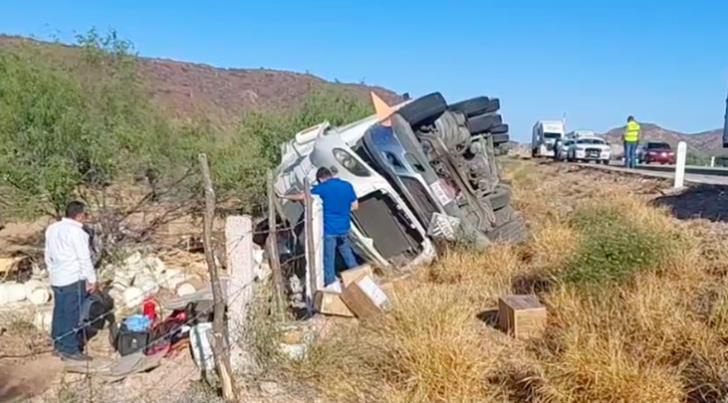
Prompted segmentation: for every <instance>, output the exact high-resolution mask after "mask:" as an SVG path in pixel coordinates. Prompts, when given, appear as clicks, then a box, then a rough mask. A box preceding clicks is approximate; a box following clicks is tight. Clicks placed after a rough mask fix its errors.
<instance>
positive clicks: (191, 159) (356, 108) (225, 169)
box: [0, 30, 372, 218]
mask: <svg viewBox="0 0 728 403" xmlns="http://www.w3.org/2000/svg"><path fill="white" fill-rule="evenodd" d="M77 40H78V46H79V48H78V49H75V50H67V49H66V50H62V52H63V54H62V57H59V55H56V54H53V52H52V51H49V50H48V49H45V48H39V47H38V46H37V45H31V46H17V47H10V48H7V49H0V216H2V217H17V218H32V217H35V216H38V215H42V214H49V213H50V214H55V215H58V214H60V213H61V212H62V210H63V208H64V207H65V205H66V203H67V202H68V201H69V200H71V199H72V198H78V197H80V196H82V195H83V194H90V193H91V194H92V193H94V192H96V193H99V192H103V190H104V189H105V188H106V187H107V186H108V185H109V184H111V183H114V182H117V181H119V180H124V179H128V178H131V177H139V175H140V174H143V175H142V176H144V177H146V179H148V181H149V182H150V184H151V185H152V186H153V187H154V188H155V189H156V188H157V187H164V186H165V185H166V184H175V186H177V187H178V188H179V190H180V191H179V192H175V193H174V197H177V198H181V197H182V198H185V197H186V198H189V197H199V195H200V194H201V191H200V188H199V180H198V179H199V178H194V177H193V178H192V179H191V180H188V181H185V182H184V183H180V182H179V178H180V177H183V176H185V175H186V174H188V173H190V172H191V173H192V174H193V175H194V174H196V173H197V171H198V167H197V155H198V154H199V153H203V152H204V153H207V154H208V159H209V161H210V164H211V170H212V174H213V181H214V182H215V186H216V191H217V195H218V198H219V199H220V200H221V201H222V202H233V204H235V205H237V206H240V210H242V211H245V212H248V213H255V212H256V211H259V207H260V206H262V205H263V202H264V201H265V172H266V170H267V169H270V168H273V167H275V165H276V164H277V163H278V162H279V160H280V144H281V142H283V141H287V140H289V139H290V138H292V136H293V135H294V134H295V133H296V132H298V131H300V130H302V129H305V128H307V127H310V126H312V125H314V124H317V123H320V122H322V121H325V120H328V121H329V122H330V123H332V124H333V125H341V124H346V123H349V122H353V121H355V120H358V119H360V118H362V117H365V116H367V115H368V114H370V113H371V112H372V110H371V106H370V105H369V104H368V103H367V102H365V101H364V100H362V99H360V98H358V97H356V96H355V95H353V94H351V93H349V92H346V91H344V90H342V89H339V88H335V87H333V86H328V85H322V86H321V87H320V88H317V89H316V88H315V89H314V90H313V91H312V93H311V95H310V96H309V97H308V98H307V99H306V100H305V101H304V102H303V103H302V105H300V107H298V108H295V109H293V110H292V111H287V112H280V111H279V112H255V113H250V114H248V115H246V116H244V118H243V119H242V123H241V124H240V126H239V128H238V129H237V131H236V135H235V136H225V135H222V133H220V132H219V130H218V129H215V128H213V127H212V126H209V125H205V124H201V123H195V124H191V125H187V126H178V125H174V124H172V123H171V121H170V120H168V119H167V118H166V117H164V116H163V115H162V114H161V113H160V112H159V111H158V110H157V108H156V107H155V106H154V105H153V104H151V103H150V102H149V101H148V100H149V96H148V94H147V93H146V92H145V89H144V86H143V85H142V84H143V83H142V82H141V79H140V77H139V76H138V74H137V66H136V58H135V55H134V54H133V46H132V45H131V43H129V42H128V41H124V40H121V39H119V38H118V37H117V35H116V33H114V32H113V31H112V32H110V33H108V34H106V35H99V33H98V32H96V31H95V30H91V31H89V33H87V34H85V35H82V36H79V37H78V38H77ZM165 194H167V195H168V196H169V195H171V193H170V192H165ZM87 201H89V200H87ZM176 201H177V202H179V201H180V200H176Z"/></svg>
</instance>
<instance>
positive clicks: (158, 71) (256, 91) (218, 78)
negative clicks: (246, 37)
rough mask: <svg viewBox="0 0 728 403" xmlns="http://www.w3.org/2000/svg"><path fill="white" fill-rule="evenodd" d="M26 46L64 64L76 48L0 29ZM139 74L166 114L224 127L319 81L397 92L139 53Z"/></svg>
mask: <svg viewBox="0 0 728 403" xmlns="http://www.w3.org/2000/svg"><path fill="white" fill-rule="evenodd" d="M18 47H26V48H29V49H32V50H34V51H39V52H42V53H44V54H46V55H47V56H48V57H50V58H53V59H54V60H55V61H57V62H58V63H60V64H62V65H65V66H71V68H72V66H73V62H72V60H73V59H74V58H75V57H78V53H80V52H79V49H78V48H76V47H74V46H68V45H63V44H58V43H49V42H40V41H36V40H32V39H27V38H20V37H11V36H4V35H0V50H1V49H9V48H18ZM137 66H138V72H139V75H140V79H141V80H143V82H144V83H145V86H146V87H147V88H148V90H149V96H150V98H151V99H152V100H154V102H155V103H156V104H157V105H159V106H160V107H161V108H162V109H163V110H164V111H165V112H166V113H167V114H168V115H169V116H170V117H172V118H175V119H178V120H183V121H187V120H191V119H205V120H208V121H210V122H212V123H214V124H216V125H218V126H221V127H223V128H225V127H231V126H233V125H234V124H235V123H236V122H237V120H238V119H240V117H241V116H242V114H243V113H244V112H247V111H254V110H271V109H290V108H292V107H295V106H296V105H298V104H299V103H300V102H301V101H302V100H303V99H304V98H305V97H306V95H307V94H309V93H310V92H311V91H315V90H316V89H320V88H321V87H324V86H335V87H340V88H342V89H344V90H346V91H351V92H354V93H357V94H359V95H360V96H361V97H368V96H369V95H368V94H369V91H375V92H376V93H377V94H378V95H380V96H381V97H382V98H383V99H384V100H386V101H387V102H396V101H397V100H399V99H401V97H400V96H399V95H398V94H396V93H394V92H392V91H390V90H387V89H384V88H381V87H372V86H368V85H362V84H342V83H332V82H328V81H326V80H324V79H322V78H320V77H317V76H314V75H311V74H301V73H294V72H288V71H278V70H269V69H262V68H261V69H225V68H217V67H212V66H208V65H204V64H196V63H187V62H180V61H174V60H165V59H153V58H143V57H140V58H139V59H138V65H137Z"/></svg>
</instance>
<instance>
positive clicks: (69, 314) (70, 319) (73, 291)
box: [51, 280, 86, 355]
mask: <svg viewBox="0 0 728 403" xmlns="http://www.w3.org/2000/svg"><path fill="white" fill-rule="evenodd" d="M51 288H52V289H53V322H52V325H51V337H52V338H53V348H54V349H55V350H56V351H58V352H59V353H62V354H69V355H71V354H77V353H80V352H81V343H80V341H79V339H78V335H79V333H78V331H76V329H77V328H78V325H79V321H80V319H81V305H82V304H83V300H84V299H85V298H86V282H85V281H83V280H82V281H77V282H75V283H73V284H69V285H66V286H63V287H51Z"/></svg>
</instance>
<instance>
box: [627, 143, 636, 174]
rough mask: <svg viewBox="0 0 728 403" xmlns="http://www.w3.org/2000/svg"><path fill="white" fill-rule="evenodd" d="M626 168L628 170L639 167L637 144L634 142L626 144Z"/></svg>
mask: <svg viewBox="0 0 728 403" xmlns="http://www.w3.org/2000/svg"><path fill="white" fill-rule="evenodd" d="M624 166H625V167H627V168H636V167H637V143H636V142H633V141H625V142H624Z"/></svg>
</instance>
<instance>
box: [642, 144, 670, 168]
mask: <svg viewBox="0 0 728 403" xmlns="http://www.w3.org/2000/svg"><path fill="white" fill-rule="evenodd" d="M638 159H639V161H640V162H641V163H643V164H651V163H653V162H657V163H660V164H674V163H675V152H674V151H672V148H671V147H670V145H669V144H667V143H665V142H657V141H651V142H648V143H647V144H646V145H645V146H644V147H643V149H642V152H641V153H640V154H638Z"/></svg>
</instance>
